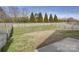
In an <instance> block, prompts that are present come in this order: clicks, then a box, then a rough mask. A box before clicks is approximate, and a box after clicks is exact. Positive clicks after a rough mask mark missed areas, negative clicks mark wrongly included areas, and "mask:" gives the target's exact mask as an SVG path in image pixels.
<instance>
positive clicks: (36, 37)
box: [4, 25, 56, 52]
mask: <svg viewBox="0 0 79 59" xmlns="http://www.w3.org/2000/svg"><path fill="white" fill-rule="evenodd" d="M54 29H56V27H55V26H52V25H44V26H29V27H19V26H18V27H14V29H13V35H12V37H11V39H10V40H11V43H10V41H9V42H8V43H10V45H9V46H8V45H6V47H5V48H4V51H5V50H6V49H7V50H6V51H9V52H10V51H11V52H12V51H14V52H15V51H34V50H35V49H36V48H37V46H38V45H39V44H40V43H41V42H42V41H43V39H45V38H46V37H48V36H49V35H51V34H52V32H53V30H54Z"/></svg>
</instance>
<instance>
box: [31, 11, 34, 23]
mask: <svg viewBox="0 0 79 59" xmlns="http://www.w3.org/2000/svg"><path fill="white" fill-rule="evenodd" d="M30 22H31V23H33V22H35V15H34V14H33V12H32V13H31V15H30Z"/></svg>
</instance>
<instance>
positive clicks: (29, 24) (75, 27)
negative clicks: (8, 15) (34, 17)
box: [12, 23, 79, 30]
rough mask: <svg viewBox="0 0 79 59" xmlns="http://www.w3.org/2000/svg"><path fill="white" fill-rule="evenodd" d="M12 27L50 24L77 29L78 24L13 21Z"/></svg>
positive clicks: (62, 28) (59, 28)
mask: <svg viewBox="0 0 79 59" xmlns="http://www.w3.org/2000/svg"><path fill="white" fill-rule="evenodd" d="M12 25H13V26H14V27H18V26H19V27H20V26H21V27H29V26H43V25H52V26H55V27H57V29H58V30H79V24H68V23H21V24H20V23H14V24H12Z"/></svg>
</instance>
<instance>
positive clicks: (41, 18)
mask: <svg viewBox="0 0 79 59" xmlns="http://www.w3.org/2000/svg"><path fill="white" fill-rule="evenodd" d="M37 22H39V23H41V22H43V16H42V13H39V14H38V17H37Z"/></svg>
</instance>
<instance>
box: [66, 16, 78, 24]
mask: <svg viewBox="0 0 79 59" xmlns="http://www.w3.org/2000/svg"><path fill="white" fill-rule="evenodd" d="M67 22H68V23H69V24H77V23H78V22H79V21H78V20H76V19H74V18H72V17H70V18H68V19H67Z"/></svg>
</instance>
